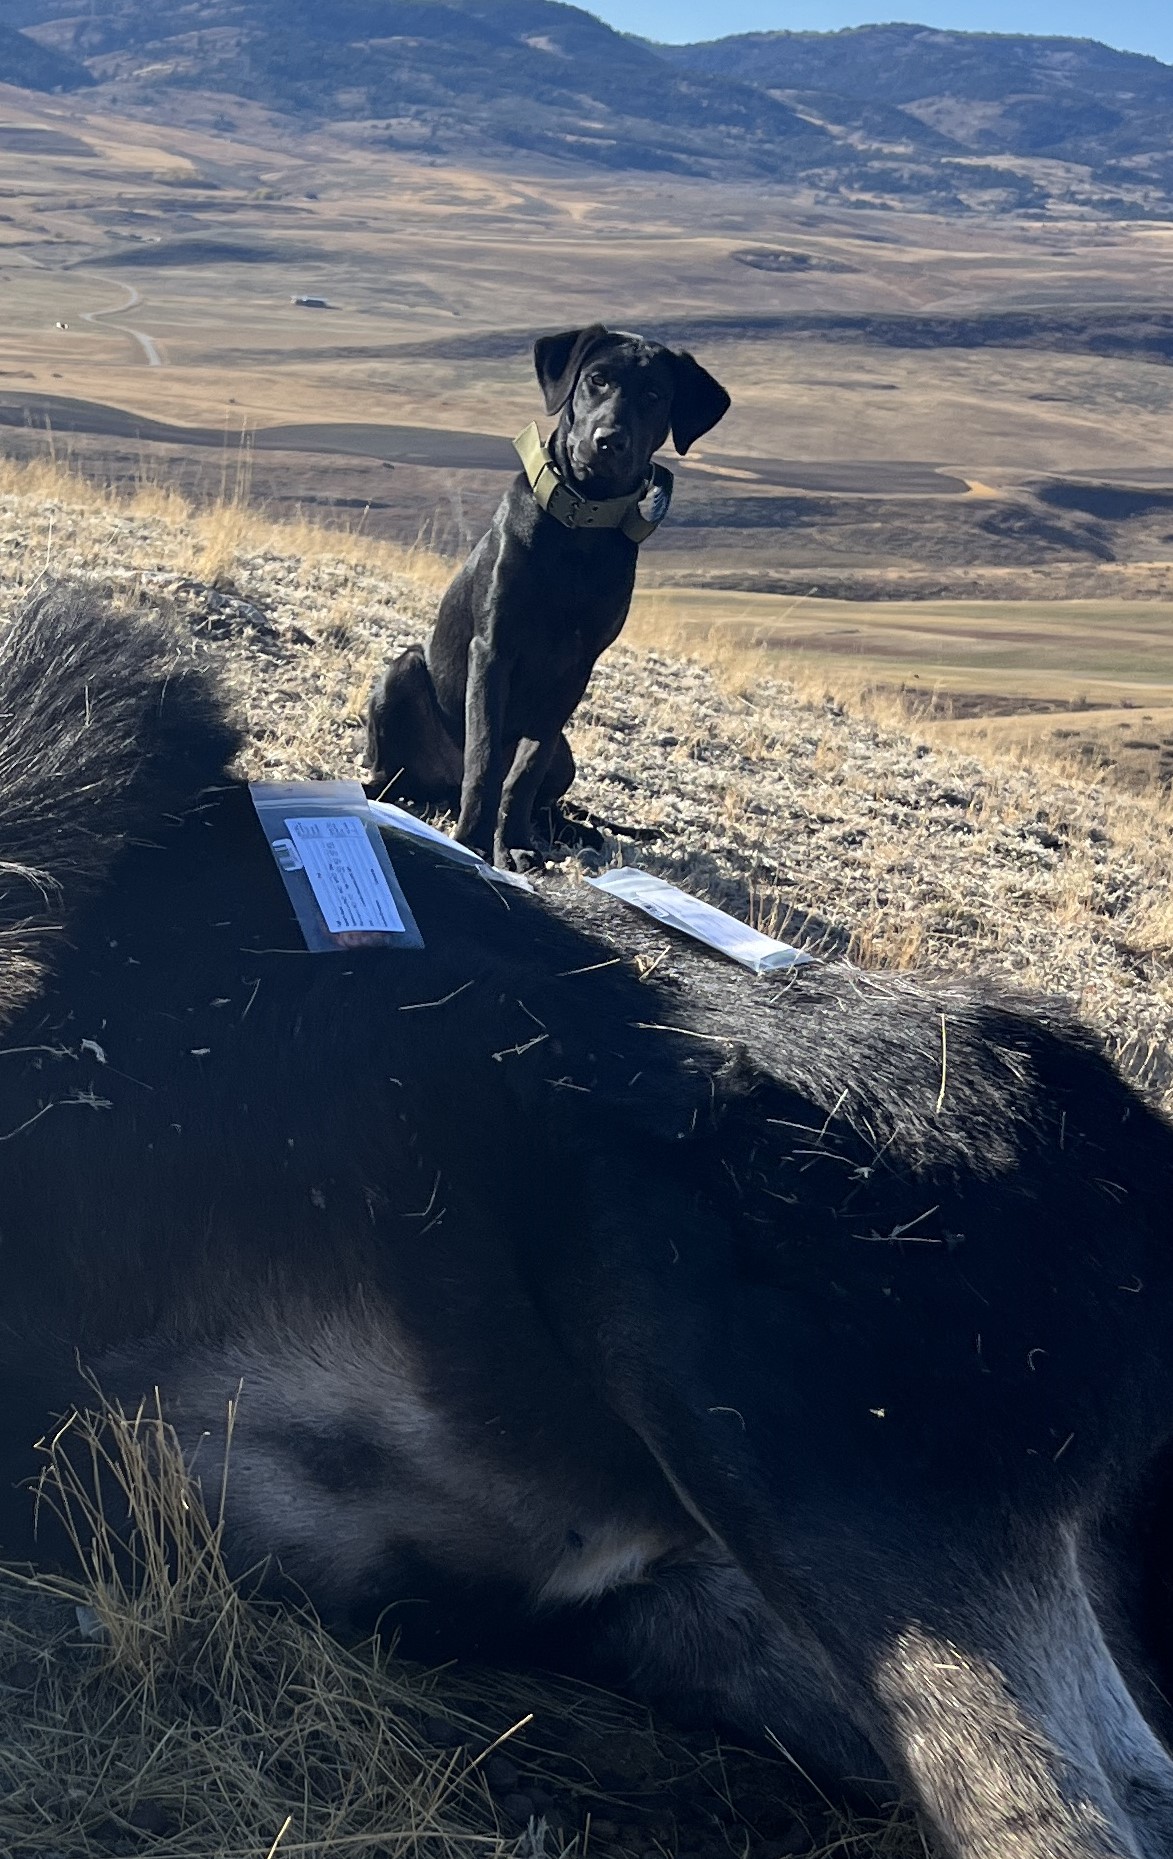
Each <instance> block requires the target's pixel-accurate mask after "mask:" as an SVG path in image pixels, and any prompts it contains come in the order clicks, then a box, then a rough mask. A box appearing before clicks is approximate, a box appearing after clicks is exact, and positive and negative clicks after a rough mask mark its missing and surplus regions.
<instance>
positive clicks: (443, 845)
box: [367, 800, 534, 891]
mask: <svg viewBox="0 0 1173 1859" xmlns="http://www.w3.org/2000/svg"><path fill="white" fill-rule="evenodd" d="M367 805H368V807H369V808H370V811H371V815H372V817H373V818H374V819H375V820H376V821H377V822H378V824H379V825H380V826H386V827H389V828H390V830H391V831H392V832H393V833H407V834H409V836H410V837H411V838H413V839H426V840H427V842H428V844H429V845H430V846H435V848H436V850H437V851H438V852H446V853H447V854H448V857H449V858H451V859H453V860H455V861H456V862H457V863H459V864H463V865H471V866H473V867H474V868H475V869H476V870H477V871H479V872H480V874H481V876H482V878H487V879H488V880H489V882H490V884H511V885H513V886H515V888H516V889H517V890H519V891H532V890H533V888H534V887H533V885H532V884H531V883H530V881H529V879H528V878H523V877H522V875H521V873H520V872H519V871H498V869H497V867H496V866H495V865H490V864H489V863H488V860H487V859H483V858H482V857H481V855H480V853H479V852H474V851H473V850H472V848H471V846H462V845H461V844H460V842H459V840H456V839H450V838H449V836H448V834H447V833H442V832H441V831H440V828H439V827H438V826H429V825H428V822H427V821H426V820H417V819H416V816H415V814H414V813H408V811H407V809H406V807H397V806H396V805H395V804H394V802H393V801H389V800H372V801H368V802H367Z"/></svg>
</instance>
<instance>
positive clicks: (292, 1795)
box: [0, 1405, 532, 1859]
mask: <svg viewBox="0 0 1173 1859" xmlns="http://www.w3.org/2000/svg"><path fill="white" fill-rule="evenodd" d="M229 1433H230V1434H231V1426H230V1428H229ZM45 1451H46V1464H45V1469H44V1473H43V1476H42V1480H41V1489H40V1503H41V1505H42V1507H47V1508H48V1509H49V1510H51V1511H52V1512H53V1513H54V1514H55V1516H56V1519H57V1521H58V1522H59V1524H61V1525H62V1526H63V1528H64V1532H65V1535H66V1538H67V1540H68V1541H69V1542H70V1544H71V1545H72V1548H73V1551H74V1553H75V1555H76V1557H77V1568H78V1573H77V1574H76V1575H66V1576H58V1577H50V1576H39V1575H38V1576H35V1577H22V1576H21V1575H19V1574H16V1573H11V1572H10V1573H8V1574H6V1575H5V1576H4V1578H3V1582H2V1585H0V1606H2V1610H3V1614H4V1615H5V1616H6V1618H4V1619H0V1674H2V1677H3V1681H4V1682H3V1690H2V1691H0V1722H2V1723H3V1729H4V1734H3V1743H2V1753H0V1775H2V1776H3V1788H2V1789H0V1850H3V1851H4V1852H5V1853H7V1854H16V1853H20V1854H24V1855H28V1856H29V1859H32V1856H33V1855H45V1856H46V1859H48V1855H50V1854H59V1853H61V1852H62V1851H67V1852H68V1853H69V1854H70V1855H71V1859H90V1856H91V1855H93V1856H95V1859H96V1856H97V1855H102V1856H103V1859H108V1855H109V1854H110V1853H111V1851H114V1852H118V1851H121V1850H126V1851H133V1852H138V1851H143V1850H149V1851H151V1852H152V1853H156V1854H166V1855H167V1859H189V1855H190V1859H207V1856H208V1855H209V1854H216V1855H223V1856H224V1859H266V1856H267V1855H270V1854H275V1853H277V1852H278V1851H279V1852H280V1853H281V1854H282V1855H283V1859H293V1855H306V1854H315V1855H318V1854H320V1855H326V1854H347V1855H352V1856H353V1859H362V1856H363V1855H369V1856H370V1859H375V1855H380V1856H383V1855H393V1854H395V1853H402V1852H410V1853H411V1854H412V1855H420V1859H447V1856H448V1855H456V1854H459V1855H461V1859H472V1856H473V1855H474V1854H475V1853H484V1854H485V1855H487V1856H488V1859H504V1855H506V1854H507V1853H510V1852H513V1851H515V1850H517V1848H518V1841H517V1840H516V1839H514V1840H512V1841H506V1840H503V1839H502V1838H501V1836H500V1835H499V1834H498V1832H497V1831H496V1829H495V1826H494V1822H493V1815H492V1812H491V1810H490V1806H489V1802H488V1797H487V1795H486V1794H485V1792H484V1790H483V1788H482V1787H481V1786H480V1785H479V1779H478V1775H479V1772H478V1765H477V1763H476V1762H473V1763H471V1764H470V1763H468V1762H466V1760H465V1757H464V1755H463V1753H462V1752H461V1751H459V1750H458V1751H456V1752H453V1751H447V1752H438V1751H437V1750H436V1749H435V1748H432V1747H429V1746H428V1744H427V1743H426V1742H425V1741H424V1739H423V1737H422V1736H421V1734H420V1731H419V1730H418V1729H417V1728H415V1727H414V1726H415V1725H416V1724H417V1723H418V1721H419V1718H420V1713H421V1711H424V1710H426V1711H429V1712H431V1713H432V1714H433V1715H434V1714H435V1712H436V1710H437V1705H436V1701H435V1698H434V1696H433V1695H432V1691H431V1687H430V1685H429V1682H428V1680H427V1679H426V1678H425V1677H424V1676H423V1675H422V1674H411V1673H409V1672H408V1671H407V1670H406V1668H403V1667H402V1666H398V1665H396V1664H395V1662H394V1661H393V1660H392V1659H390V1658H389V1657H388V1656H387V1655H386V1654H385V1653H384V1652H381V1651H380V1650H379V1649H378V1648H377V1647H375V1646H373V1645H366V1646H363V1647H361V1648H359V1649H358V1650H357V1651H347V1650H345V1649H343V1648H342V1647H341V1646H339V1645H338V1644H337V1643H336V1642H335V1641H334V1640H332V1639H331V1638H330V1637H329V1636H328V1635H327V1634H326V1633H325V1632H324V1631H323V1630H322V1628H321V1626H320V1625H319V1624H318V1622H317V1621H316V1620H315V1618H314V1617H313V1615H312V1614H311V1613H309V1612H308V1611H304V1612H294V1611H289V1610H284V1611H282V1610H277V1609H271V1608H266V1607H262V1606H260V1605H257V1604H256V1603H254V1602H253V1601H251V1600H250V1599H248V1597H247V1593H246V1588H247V1584H241V1583H237V1582H234V1581H233V1580H232V1579H231V1578H230V1576H229V1573H228V1571H227V1568H226V1566H225V1562H224V1557H223V1548H222V1534H223V1522H222V1519H223V1503H224V1490H225V1479H226V1476H227V1466H226V1465H225V1466H223V1467H221V1468H218V1469H217V1470H216V1471H215V1472H214V1473H213V1474H212V1475H211V1477H210V1479H209V1481H208V1483H209V1484H210V1487H211V1489H210V1492H209V1491H207V1490H205V1488H204V1487H203V1485H201V1482H200V1481H199V1480H198V1479H196V1478H195V1477H193V1476H192V1474H191V1472H190V1470H189V1469H188V1467H187V1466H185V1464H184V1461H183V1458H182V1455H181V1453H180V1450H179V1446H178V1443H177V1441H176V1439H175V1436H174V1434H173V1432H172V1430H171V1428H170V1427H169V1426H168V1425H167V1423H166V1421H165V1420H164V1419H163V1418H162V1416H161V1414H160V1413H159V1412H158V1411H157V1410H152V1409H150V1408H142V1409H140V1410H138V1411H137V1412H134V1413H130V1414H128V1413H124V1412H123V1411H122V1410H121V1409H119V1408H117V1407H113V1406H107V1405H103V1406H101V1407H100V1408H97V1409H96V1410H95V1411H94V1412H92V1413H85V1414H75V1415H74V1416H72V1417H71V1419H70V1420H69V1421H68V1422H67V1423H66V1424H65V1425H64V1426H62V1427H61V1428H60V1429H59V1431H58V1432H57V1433H56V1434H55V1435H54V1436H53V1438H52V1439H51V1440H50V1441H48V1442H47V1443H46V1446H45ZM209 1497H210V1504H209V1502H208V1499H209ZM5 1719H6V1720H7V1721H4V1720H5ZM120 1841H129V1842H130V1844H129V1845H128V1846H125V1847H123V1846H120V1844H119V1842H120ZM523 1844H524V1842H523ZM529 1844H530V1847H531V1848H532V1841H530V1843H529Z"/></svg>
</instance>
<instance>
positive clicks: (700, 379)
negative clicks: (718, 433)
mask: <svg viewBox="0 0 1173 1859" xmlns="http://www.w3.org/2000/svg"><path fill="white" fill-rule="evenodd" d="M672 368H673V372H674V374H675V376H676V379H675V382H674V385H673V389H672V443H673V445H674V446H675V447H676V450H677V451H678V452H679V453H680V456H681V458H683V457H684V454H685V453H686V452H687V450H688V448H689V446H690V445H692V444H693V443H694V442H695V441H696V440H697V439H699V438H700V436H701V434H702V433H706V432H708V431H709V429H710V428H711V427H713V426H715V425H716V424H717V421H718V420H719V419H722V418H723V417H724V416H725V414H726V413H728V411H729V407H730V404H731V403H730V400H729V396H728V394H727V393H726V392H725V389H724V388H723V387H722V386H721V383H720V381H717V380H714V378H713V376H712V375H711V374H710V373H709V371H708V369H707V368H702V367H701V365H700V363H699V361H694V360H693V358H692V356H691V355H685V354H683V353H680V354H676V353H674V354H673V356H672Z"/></svg>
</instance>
